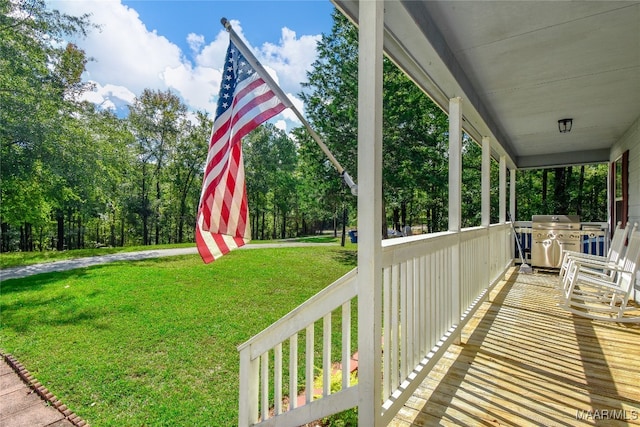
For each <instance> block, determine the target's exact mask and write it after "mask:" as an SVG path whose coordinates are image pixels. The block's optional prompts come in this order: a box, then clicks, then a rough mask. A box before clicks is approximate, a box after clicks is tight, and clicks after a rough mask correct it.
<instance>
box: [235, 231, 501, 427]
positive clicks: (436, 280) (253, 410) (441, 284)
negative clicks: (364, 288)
mask: <svg viewBox="0 0 640 427" xmlns="http://www.w3.org/2000/svg"><path fill="white" fill-rule="evenodd" d="M382 245H383V248H382V268H383V283H382V287H383V289H382V294H383V296H382V298H383V301H382V322H381V324H382V325H383V330H382V334H381V336H382V347H383V354H381V355H380V357H381V361H382V370H383V372H382V374H383V380H382V390H380V391H379V393H378V394H379V396H380V408H381V412H382V421H383V424H388V423H389V421H391V419H392V418H393V417H394V416H395V414H396V413H397V411H398V410H399V409H400V408H401V407H402V405H403V404H404V403H405V402H406V401H407V399H408V398H409V397H410V396H411V394H412V393H413V391H414V390H415V389H416V388H417V387H418V385H419V384H420V383H421V382H422V380H423V379H424V377H425V376H426V375H427V373H428V371H429V370H430V369H431V367H432V366H433V365H434V364H435V363H436V362H437V360H438V359H439V358H440V356H441V355H442V354H443V353H444V351H445V350H446V348H447V347H448V345H449V344H451V343H452V342H454V341H455V340H456V338H457V337H458V336H459V331H460V329H461V328H462V327H463V326H464V324H465V323H466V321H467V320H468V319H469V318H470V317H471V315H472V314H473V312H474V311H475V310H476V308H477V307H478V305H479V303H480V302H481V301H482V300H483V299H484V298H486V297H487V295H488V291H489V290H490V289H491V287H493V286H494V285H495V284H496V283H497V282H498V281H499V280H500V279H501V278H502V277H503V275H504V272H505V271H506V269H507V268H508V267H509V266H510V265H511V263H512V261H513V258H512V255H511V254H512V253H513V250H512V245H513V233H512V230H511V228H510V225H509V224H500V225H492V226H490V227H489V228H484V227H476V228H470V229H465V230H463V231H462V232H460V233H453V232H444V233H436V234H428V235H421V236H412V237H406V238H400V239H393V240H386V241H383V243H382ZM357 286H358V283H357V273H356V271H355V270H353V271H351V272H350V273H348V274H347V275H345V276H343V277H342V278H340V279H339V280H337V281H336V282H334V283H333V284H331V285H330V286H329V287H327V288H326V289H324V290H323V291H322V292H320V293H318V294H317V295H315V296H314V297H312V298H311V299H309V300H308V301H307V302H305V303H304V304H302V305H301V306H299V307H298V308H296V309H295V310H293V311H292V312H291V313H289V314H288V315H286V316H285V317H283V318H282V319H280V320H279V321H278V322H276V323H275V324H273V325H272V326H270V327H269V328H267V329H265V330H264V331H263V332H261V333H260V334H258V335H256V336H255V337H253V338H252V339H251V340H249V341H247V342H246V343H244V344H242V345H241V346H240V347H239V348H238V349H239V351H240V412H239V425H240V426H248V425H254V424H256V425H258V424H259V425H276V424H277V425H278V426H297V425H301V424H304V423H308V422H311V421H314V420H316V419H320V418H322V417H325V416H327V415H330V414H333V413H337V412H341V411H343V410H345V409H348V408H352V407H355V406H357V402H358V385H357V384H351V383H350V381H349V366H350V365H349V363H350V358H351V353H352V351H355V349H353V348H351V345H350V343H351V325H352V324H356V323H354V322H355V321H356V320H355V319H354V317H355V316H354V315H352V313H351V305H352V304H353V302H354V300H355V298H357ZM332 313H333V314H334V316H338V318H339V319H340V322H334V323H340V326H336V325H335V324H332V321H331V319H332ZM320 324H322V331H323V332H322V340H321V343H320V346H321V348H315V345H316V344H315V340H314V331H315V329H316V328H318V329H319V328H320ZM303 331H304V333H303ZM358 333H359V334H360V333H368V332H367V331H358ZM299 335H304V339H305V349H304V364H305V367H304V373H303V374H302V375H301V376H302V377H303V378H304V380H303V382H299V381H298V378H299V367H298V364H297V363H298V359H299V358H302V357H303V355H302V354H298V351H299V350H298V347H299V346H298V336H299ZM332 335H340V336H341V342H342V349H341V352H340V354H341V363H342V366H343V368H344V369H343V371H342V372H343V375H342V378H341V384H340V385H339V387H338V389H339V391H337V392H335V393H332V392H331V389H330V382H331V381H330V373H331V366H332V362H333V361H332V360H331V354H332V349H331V343H332ZM287 341H288V344H289V345H288V348H289V350H288V353H287V357H288V360H289V367H288V372H287V373H288V376H289V394H292V395H293V396H290V399H289V405H287V406H285V405H284V404H283V394H282V389H283V367H282V365H283V351H282V348H283V346H285V345H286V343H287ZM318 341H320V340H318ZM316 353H318V354H321V355H322V357H321V359H322V362H321V363H322V365H321V366H322V375H323V380H322V384H323V390H322V394H321V396H317V397H316V396H314V395H313V382H314V376H315V369H314V368H315V365H314V363H315V359H314V355H315V354H316ZM298 384H304V387H305V391H306V393H305V397H304V402H303V403H302V404H301V405H297V404H296V395H297V390H298Z"/></svg>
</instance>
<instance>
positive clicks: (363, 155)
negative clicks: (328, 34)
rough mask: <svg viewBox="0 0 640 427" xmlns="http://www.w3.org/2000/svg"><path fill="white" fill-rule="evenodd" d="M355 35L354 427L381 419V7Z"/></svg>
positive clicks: (374, 7) (366, 15) (366, 10)
mask: <svg viewBox="0 0 640 427" xmlns="http://www.w3.org/2000/svg"><path fill="white" fill-rule="evenodd" d="M359 8H360V18H359V22H360V27H359V32H358V40H359V52H358V55H359V59H358V357H359V361H358V385H357V387H358V390H359V393H358V425H360V426H371V427H378V426H379V425H380V423H381V421H380V418H381V414H382V401H381V397H382V396H381V395H382V381H381V378H380V374H381V372H382V361H381V358H382V349H381V340H382V319H381V317H382V267H381V265H382V243H381V241H382V35H383V32H382V30H383V23H384V2H382V1H363V2H360V5H359Z"/></svg>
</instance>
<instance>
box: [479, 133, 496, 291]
mask: <svg viewBox="0 0 640 427" xmlns="http://www.w3.org/2000/svg"><path fill="white" fill-rule="evenodd" d="M481 169H482V180H481V193H482V197H481V201H482V207H481V211H482V219H481V223H480V225H481V226H482V227H484V228H485V229H486V234H485V236H486V237H485V246H484V247H485V253H484V255H483V258H484V260H485V262H484V264H483V266H482V268H483V270H482V272H483V275H482V280H483V283H485V284H486V285H487V286H489V283H490V282H491V279H492V277H491V262H492V258H491V257H492V255H493V254H492V253H491V229H490V228H489V226H490V225H491V138H489V137H488V136H485V137H483V138H482V168H481Z"/></svg>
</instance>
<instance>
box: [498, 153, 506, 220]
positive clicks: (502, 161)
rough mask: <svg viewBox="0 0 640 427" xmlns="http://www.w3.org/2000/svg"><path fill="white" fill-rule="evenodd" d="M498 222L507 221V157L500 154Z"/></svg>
mask: <svg viewBox="0 0 640 427" xmlns="http://www.w3.org/2000/svg"><path fill="white" fill-rule="evenodd" d="M498 216H499V221H498V222H499V223H500V224H504V223H505V222H506V221H507V158H506V157H505V156H500V212H499V213H498Z"/></svg>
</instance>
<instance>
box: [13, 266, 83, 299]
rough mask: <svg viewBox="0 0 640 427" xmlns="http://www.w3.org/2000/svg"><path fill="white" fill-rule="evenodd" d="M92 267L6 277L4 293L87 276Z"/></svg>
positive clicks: (36, 288)
mask: <svg viewBox="0 0 640 427" xmlns="http://www.w3.org/2000/svg"><path fill="white" fill-rule="evenodd" d="M90 268H91V267H83V268H76V269H73V270H67V271H52V272H49V273H37V274H34V275H33V276H27V277H19V278H15V279H6V280H3V281H2V295H6V294H9V293H14V292H24V291H35V290H39V289H41V288H43V287H44V286H47V285H49V284H50V283H52V282H59V281H61V280H66V279H71V278H78V277H82V276H85V275H86V274H87V272H88V270H89V269H90Z"/></svg>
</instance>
